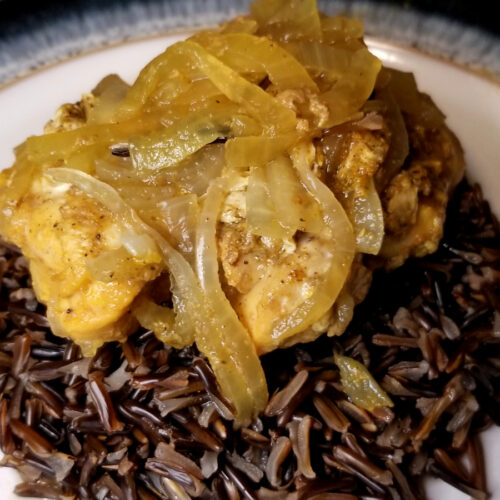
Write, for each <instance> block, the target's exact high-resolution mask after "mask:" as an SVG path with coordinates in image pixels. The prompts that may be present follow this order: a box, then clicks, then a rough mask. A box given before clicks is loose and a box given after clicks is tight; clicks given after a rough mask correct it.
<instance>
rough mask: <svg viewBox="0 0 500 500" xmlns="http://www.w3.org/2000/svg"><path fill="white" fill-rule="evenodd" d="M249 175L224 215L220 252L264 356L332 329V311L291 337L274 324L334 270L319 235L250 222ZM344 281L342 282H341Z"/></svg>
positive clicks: (229, 285) (230, 292)
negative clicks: (270, 233)
mask: <svg viewBox="0 0 500 500" xmlns="http://www.w3.org/2000/svg"><path fill="white" fill-rule="evenodd" d="M247 185H248V178H247V177H245V176H242V177H240V178H239V179H238V180H237V181H235V182H233V187H232V190H231V192H230V193H229V194H228V196H227V198H226V200H225V204H224V207H223V210H222V214H221V217H220V221H221V223H220V225H219V229H218V247H219V248H218V250H219V257H220V261H221V264H222V270H223V272H224V274H223V276H222V282H223V284H224V285H225V291H226V294H227V296H228V298H229V300H230V301H231V304H232V306H233V308H234V309H235V310H236V312H237V314H238V316H239V318H240V320H241V321H242V323H243V324H244V325H245V327H246V328H247V329H248V331H249V332H250V334H251V336H252V339H253V342H254V344H255V345H256V347H257V352H258V353H259V354H264V353H266V352H270V351H272V350H274V349H276V348H277V347H287V346H289V345H293V344H295V343H297V342H308V341H310V340H314V339H316V338H317V337H318V336H319V335H321V334H322V333H324V332H325V331H326V330H328V327H329V319H330V317H331V315H330V314H329V313H326V314H325V315H324V317H323V318H320V319H319V320H318V321H317V324H316V323H314V324H312V325H311V324H310V325H306V326H305V327H304V330H303V331H301V332H299V333H297V334H294V335H292V336H291V337H288V338H277V337H276V336H274V335H273V327H274V325H275V324H276V322H277V320H279V319H282V318H285V317H287V316H289V315H290V314H291V313H292V312H293V311H295V310H297V309H298V308H299V307H300V306H301V305H302V304H304V303H305V302H306V301H307V300H308V299H309V298H310V297H311V296H312V294H313V293H314V291H315V290H316V288H317V286H318V284H319V283H320V282H321V281H322V280H323V279H324V278H325V275H326V274H327V273H328V272H329V270H330V266H331V261H332V253H331V246H330V244H329V242H328V241H327V240H325V239H323V238H322V237H321V236H320V235H315V234H312V233H302V232H300V231H298V232H297V233H296V234H295V235H294V237H293V238H292V239H290V240H289V239H274V238H269V237H261V236H257V235H256V234H253V233H252V232H251V231H250V230H249V228H248V226H247V220H246V216H247V211H246V198H245V192H246V188H247ZM341 285H343V283H340V286H341Z"/></svg>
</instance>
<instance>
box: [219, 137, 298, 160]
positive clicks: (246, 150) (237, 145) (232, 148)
mask: <svg viewBox="0 0 500 500" xmlns="http://www.w3.org/2000/svg"><path fill="white" fill-rule="evenodd" d="M296 142H297V134H295V133H289V134H283V135H278V136H275V137H268V136H249V137H236V138H234V139H230V140H228V141H227V142H226V165H227V167H228V168H242V167H251V166H257V165H266V164H267V163H269V162H270V161H272V160H273V159H274V158H276V157H277V156H279V155H281V154H283V153H285V152H286V151H288V150H289V149H290V148H291V147H292V146H293V145H294V144H295V143H296Z"/></svg>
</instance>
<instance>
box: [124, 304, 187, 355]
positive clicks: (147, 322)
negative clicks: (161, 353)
mask: <svg viewBox="0 0 500 500" xmlns="http://www.w3.org/2000/svg"><path fill="white" fill-rule="evenodd" d="M133 312H134V315H135V317H136V318H137V321H139V323H140V325H141V326H142V327H144V328H147V329H148V330H152V331H153V332H154V334H155V335H156V337H157V338H158V340H161V341H162V342H163V343H164V344H167V345H171V346H172V347H175V348H176V349H182V348H184V347H187V346H189V345H191V344H192V343H193V342H194V331H193V330H191V329H189V328H182V326H183V325H181V324H180V323H179V321H177V317H176V314H175V312H174V310H173V309H170V308H169V307H163V306H159V305H157V304H155V303H154V302H153V301H151V300H149V299H146V298H144V297H143V298H141V299H140V300H139V301H138V303H137V304H136V305H135V306H134V309H133Z"/></svg>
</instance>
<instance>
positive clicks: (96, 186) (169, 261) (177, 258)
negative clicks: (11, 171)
mask: <svg viewBox="0 0 500 500" xmlns="http://www.w3.org/2000/svg"><path fill="white" fill-rule="evenodd" d="M47 174H48V175H50V176H51V177H52V178H53V179H54V180H55V181H56V182H63V183H70V184H72V185H74V186H75V187H77V188H78V189H80V190H81V191H83V192H84V193H86V194H87V195H89V196H91V197H92V198H94V199H96V200H97V201H99V202H100V203H102V204H103V205H104V206H105V207H106V208H108V210H110V211H111V212H113V213H114V214H115V215H116V216H117V217H118V218H119V219H120V221H121V223H122V225H123V226H124V228H126V229H130V230H132V231H135V232H136V233H138V234H147V235H149V236H151V237H152V238H153V240H154V241H155V242H156V244H157V245H158V247H159V249H160V250H161V252H162V254H163V258H164V260H165V263H166V265H167V267H168V270H169V271H170V273H171V275H172V277H173V281H174V289H175V290H176V291H177V292H178V296H179V301H180V302H181V303H182V304H183V305H184V307H185V308H186V309H187V310H188V312H189V315H190V317H191V322H192V324H193V325H194V326H195V328H197V329H204V328H205V317H206V315H205V308H204V301H203V294H202V292H201V289H200V285H199V283H198V280H197V278H196V275H195V273H194V271H193V269H192V268H191V266H190V265H189V263H188V261H187V260H186V259H185V258H184V257H183V256H182V255H181V254H180V253H179V252H178V251H177V250H175V249H174V248H173V247H172V246H171V245H170V243H168V241H167V240H166V239H165V238H164V237H162V236H161V235H160V234H159V233H158V232H157V231H155V230H154V229H153V228H151V227H150V226H148V225H147V224H145V223H144V222H143V221H142V220H141V219H140V218H139V217H138V216H137V214H136V212H135V211H134V210H133V209H132V208H131V207H130V206H129V205H127V204H126V203H125V202H124V201H123V200H122V199H121V198H120V195H119V194H118V193H117V192H116V190H114V189H113V188H112V187H111V186H109V185H108V184H105V183H104V182H101V181H98V180H97V179H95V178H94V177H91V176H90V175H88V174H85V173H84V172H80V171H78V170H72V169H68V168H55V169H49V170H47Z"/></svg>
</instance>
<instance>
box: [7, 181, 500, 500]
mask: <svg viewBox="0 0 500 500" xmlns="http://www.w3.org/2000/svg"><path fill="white" fill-rule="evenodd" d="M449 210H450V213H449V217H448V223H447V226H446V234H445V237H444V240H443V243H442V244H441V247H440V249H439V251H438V252H437V253H436V254H434V255H432V256H429V257H426V258H423V259H419V260H413V261H409V262H407V263H406V264H405V265H404V267H402V268H400V269H398V270H396V271H394V272H392V273H390V274H385V273H382V272H380V273H379V274H376V276H375V279H374V283H373V286H372V289H371V292H370V295H369V297H368V298H367V300H365V302H364V303H363V304H362V305H360V306H359V307H358V308H357V310H356V315H355V319H354V321H353V323H352V324H351V326H350V327H349V330H348V332H347V333H345V334H344V335H343V336H341V337H338V338H335V339H329V338H321V339H320V340H318V341H317V342H314V343H312V344H308V345H304V346H296V347H294V348H290V349H287V350H281V351H276V352H274V353H271V354H270V355H267V356H266V357H264V358H263V360H262V361H263V364H264V367H265V371H266V374H267V377H268V384H269V388H270V391H271V394H273V395H272V397H271V399H270V401H269V404H268V406H267V409H266V411H265V413H264V415H262V416H261V418H260V419H259V420H258V421H257V422H255V423H254V425H253V426H252V427H251V428H246V429H236V428H234V426H233V422H232V410H231V408H230V406H229V405H228V404H227V402H226V401H225V400H224V398H223V397H222V396H221V394H220V392H219V390H218V388H217V384H216V382H215V378H214V375H213V373H212V371H211V369H210V367H209V365H208V364H207V362H206V361H205V360H204V359H203V358H202V357H200V356H199V355H198V353H197V352H196V350H195V349H192V348H189V349H183V350H181V351H178V350H175V349H171V348H169V347H165V346H164V345H162V344H161V343H160V342H159V341H158V340H157V339H156V338H155V337H154V335H153V334H152V333H151V332H148V331H144V330H140V331H138V332H137V333H135V334H134V335H133V336H132V337H130V339H129V340H128V341H127V342H126V343H125V344H123V345H121V346H120V345H119V344H117V343H110V344H107V345H105V346H104V347H102V348H101V349H100V350H99V352H98V353H97V354H96V356H95V357H94V358H93V359H91V360H89V359H82V358H81V355H80V352H79V349H78V347H77V346H76V345H75V344H73V343H72V342H71V341H68V340H63V339H60V338H58V337H55V336H53V335H52V334H51V332H50V330H49V328H48V323H47V320H46V318H45V316H44V308H43V306H42V305H40V304H39V303H38V302H37V301H36V299H35V296H34V293H33V290H32V288H31V280H30V277H29V273H28V268H27V261H26V259H25V258H24V257H23V256H21V255H20V254H19V253H18V251H17V249H15V248H13V247H11V246H9V245H7V244H5V243H2V244H1V245H0V277H1V282H0V301H1V307H0V447H1V449H2V451H3V453H4V454H5V457H4V459H3V462H2V463H3V465H5V466H9V467H15V468H17V469H18V470H19V472H20V473H21V476H22V478H23V481H24V482H22V483H21V484H19V485H18V486H17V487H16V493H17V494H18V495H21V496H37V497H47V498H58V499H59V498H60V499H62V498H64V499H67V498H81V499H90V498H92V499H94V498H95V499H99V500H104V499H120V500H121V499H123V500H129V499H135V498H140V499H145V500H146V499H147V500H149V499H153V498H178V499H184V498H190V497H199V498H202V499H208V498H220V499H226V498H227V499H238V498H248V499H254V498H259V499H275V498H290V499H297V500H299V499H306V498H308V499H314V498H316V499H319V498H321V499H326V500H329V499H330V500H351V499H355V498H360V497H361V498H391V499H398V498H403V499H409V500H411V499H421V498H425V494H424V491H423V489H422V477H423V476H424V475H425V474H432V475H434V476H437V477H439V478H441V479H443V480H444V481H446V482H448V483H450V484H451V485H453V486H454V487H456V488H458V489H459V490H462V491H463V492H465V493H467V494H468V495H470V496H472V497H474V498H477V499H482V498H487V494H486V480H485V476H484V466H483V463H482V461H483V455H482V451H481V446H480V442H479V439H478V434H479V432H480V431H482V430H483V429H485V428H487V427H488V426H490V425H491V424H496V425H500V390H499V388H500V313H499V307H498V306H499V290H500V280H499V277H500V232H499V227H498V224H497V222H496V221H495V220H494V218H493V217H492V215H491V213H490V211H489V208H488V205H487V203H485V202H484V201H483V200H482V197H481V193H480V190H479V188H478V187H477V186H475V187H473V188H471V187H470V186H468V185H467V184H466V183H463V184H462V185H461V186H460V188H459V189H458V190H457V193H456V195H455V199H454V201H453V202H452V204H451V205H450V209H449ZM334 351H337V352H340V353H346V354H347V355H349V356H351V357H354V358H356V359H358V360H360V361H363V362H364V363H365V364H366V365H367V366H368V367H369V369H370V371H371V373H372V374H373V375H374V376H375V377H376V378H377V379H378V380H379V382H380V383H381V385H382V386H383V387H384V388H385V390H386V391H387V392H388V393H389V394H390V395H391V397H392V399H393V401H394V402H395V407H394V408H393V409H391V410H389V409H379V410H377V411H373V412H368V411H366V410H363V409H361V408H358V407H357V406H355V405H354V404H352V403H351V402H350V401H349V400H348V399H347V398H346V396H345V394H344V393H343V391H342V386H341V385H340V383H339V374H338V371H337V368H336V366H335V364H334V363H333V353H334Z"/></svg>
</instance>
